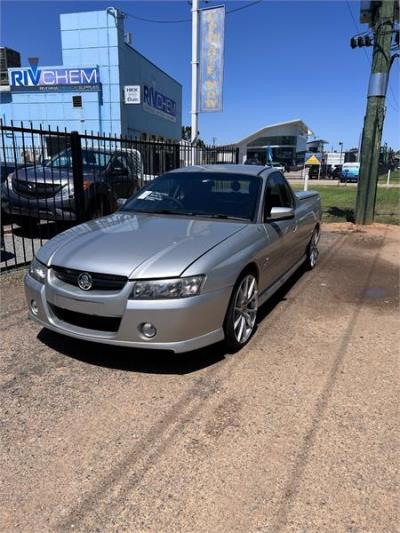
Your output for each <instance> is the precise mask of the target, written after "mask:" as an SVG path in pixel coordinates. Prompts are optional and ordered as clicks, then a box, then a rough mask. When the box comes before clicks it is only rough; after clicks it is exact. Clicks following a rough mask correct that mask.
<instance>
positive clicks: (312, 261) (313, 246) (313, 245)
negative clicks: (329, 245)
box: [304, 228, 320, 270]
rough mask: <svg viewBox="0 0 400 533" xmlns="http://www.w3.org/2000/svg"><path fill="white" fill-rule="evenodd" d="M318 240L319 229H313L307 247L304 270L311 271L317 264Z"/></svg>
mask: <svg viewBox="0 0 400 533" xmlns="http://www.w3.org/2000/svg"><path fill="white" fill-rule="evenodd" d="M319 238H320V230H319V228H315V229H314V231H313V234H312V236H311V240H310V242H309V244H308V246H307V259H306V261H305V264H304V266H305V268H306V270H312V269H313V268H314V267H315V265H316V264H317V259H318V256H319V249H318V243H319Z"/></svg>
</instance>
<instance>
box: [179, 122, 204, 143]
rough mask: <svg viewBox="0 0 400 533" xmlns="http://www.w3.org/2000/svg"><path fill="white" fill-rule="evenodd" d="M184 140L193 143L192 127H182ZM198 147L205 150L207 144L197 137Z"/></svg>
mask: <svg viewBox="0 0 400 533" xmlns="http://www.w3.org/2000/svg"><path fill="white" fill-rule="evenodd" d="M199 133H200V132H199V131H198V132H197V135H199ZM182 139H183V140H185V141H189V142H190V141H191V139H192V127H191V126H182ZM197 146H198V147H199V148H205V146H206V145H205V143H204V141H203V140H202V139H200V137H197Z"/></svg>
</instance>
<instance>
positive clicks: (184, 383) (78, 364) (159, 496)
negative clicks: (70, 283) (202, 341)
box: [0, 224, 400, 533]
mask: <svg viewBox="0 0 400 533" xmlns="http://www.w3.org/2000/svg"><path fill="white" fill-rule="evenodd" d="M324 230H325V231H324V233H323V238H322V242H321V247H322V254H321V256H320V263H319V265H318V267H317V269H316V270H315V271H314V272H311V273H307V274H304V275H300V274H299V275H296V276H295V277H294V279H293V280H291V281H290V282H289V283H288V284H287V285H286V286H285V287H284V289H283V290H282V291H281V292H280V293H279V294H278V295H277V296H276V297H275V298H274V299H273V301H272V302H271V303H269V304H267V305H266V306H264V307H263V308H262V309H261V310H260V313H259V319H260V320H259V326H258V331H257V334H256V335H255V337H254V338H253V339H252V340H251V342H250V343H249V345H248V346H247V347H246V348H245V349H244V350H242V352H240V353H238V354H236V355H234V356H227V357H225V354H224V350H223V347H221V346H219V345H218V346H214V347H211V348H209V349H206V350H202V351H199V352H195V353H191V354H187V355H180V356H173V355H169V354H166V353H154V352H150V351H148V352H146V351H135V350H129V349H125V348H119V349H116V348H113V347H107V346H102V345H95V344H90V343H85V342H80V341H77V340H72V339H68V338H66V337H65V338H64V337H62V336H59V335H57V334H54V333H50V332H46V331H44V330H42V331H40V328H38V327H37V326H36V325H35V324H33V323H31V322H30V321H28V320H27V318H26V311H25V304H24V297H23V288H22V275H21V273H12V274H8V275H4V276H2V279H1V281H2V302H3V306H2V313H3V314H2V321H1V328H2V330H3V331H2V357H1V360H0V379H1V381H0V383H1V384H0V395H1V398H0V404H1V420H0V424H1V432H0V439H1V464H2V476H1V481H0V483H1V505H0V524H1V525H0V529H1V531H2V532H3V531H4V532H14V531H23V532H45V531H62V532H64V531H90V532H92V531H99V532H108V531H129V532H139V531H152V532H153V531H154V532H157V533H158V532H163V533H164V532H175V531H185V532H256V531H260V532H277V531H288V532H289V531H290V532H314V531H315V532H321V531H326V532H332V531H335V532H342V531H343V532H348V533H355V532H375V531H376V532H378V531H379V532H395V531H399V523H400V521H399V518H400V517H399V512H398V503H397V504H396V501H397V502H398V501H399V473H398V464H399V454H398V444H399V433H398V422H399V416H398V415H399V411H398V400H399V392H400V391H399V388H400V387H399V366H398V361H399V325H400V324H399V314H398V310H399V307H398V306H399V301H398V297H399V287H398V282H399V249H400V246H399V244H400V229H399V228H398V227H393V226H379V225H376V226H373V227H371V228H369V229H368V230H364V229H363V230H362V231H357V230H356V228H354V227H353V226H351V225H348V224H343V225H333V224H331V225H329V227H328V228H327V227H326V226H325V227H324Z"/></svg>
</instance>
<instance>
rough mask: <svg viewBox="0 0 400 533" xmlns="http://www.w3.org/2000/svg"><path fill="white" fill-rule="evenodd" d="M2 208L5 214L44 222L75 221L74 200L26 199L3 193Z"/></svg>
mask: <svg viewBox="0 0 400 533" xmlns="http://www.w3.org/2000/svg"><path fill="white" fill-rule="evenodd" d="M1 207H2V209H3V210H4V212H5V213H7V214H9V215H16V216H27V217H32V218H37V219H43V220H65V221H70V220H75V219H76V214H75V201H74V199H73V198H64V197H53V198H24V197H23V196H20V195H17V194H15V193H14V192H13V191H8V192H4V191H3V192H2V197H1Z"/></svg>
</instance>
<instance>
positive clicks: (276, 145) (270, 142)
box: [235, 119, 312, 166]
mask: <svg viewBox="0 0 400 533" xmlns="http://www.w3.org/2000/svg"><path fill="white" fill-rule="evenodd" d="M309 135H312V131H311V130H310V129H309V127H308V126H307V125H306V124H305V123H304V122H303V121H302V120H300V119H296V120H289V121H287V122H280V123H278V124H271V125H269V126H265V127H264V128H262V129H261V130H258V131H256V132H254V133H252V134H251V135H248V136H247V137H245V138H244V139H242V140H240V141H238V142H237V143H235V144H236V146H237V147H238V148H239V162H240V163H243V162H244V161H246V159H256V160H258V161H259V162H260V163H261V164H262V165H265V164H266V163H267V162H268V159H269V154H271V156H272V161H278V162H280V163H284V164H287V165H289V166H297V165H302V164H303V163H304V155H305V153H306V151H307V140H308V136H309Z"/></svg>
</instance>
